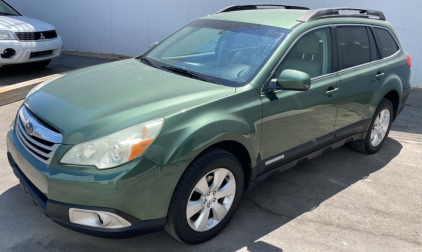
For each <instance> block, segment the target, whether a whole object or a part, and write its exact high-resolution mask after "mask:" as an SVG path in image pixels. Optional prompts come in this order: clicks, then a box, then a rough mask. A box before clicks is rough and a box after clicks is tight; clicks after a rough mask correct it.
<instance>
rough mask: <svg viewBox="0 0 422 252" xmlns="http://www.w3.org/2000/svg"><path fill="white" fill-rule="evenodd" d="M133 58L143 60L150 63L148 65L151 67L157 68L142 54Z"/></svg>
mask: <svg viewBox="0 0 422 252" xmlns="http://www.w3.org/2000/svg"><path fill="white" fill-rule="evenodd" d="M135 59H137V60H139V61H140V62H144V63H146V64H148V65H150V66H152V67H155V68H157V67H156V66H154V64H152V63H151V61H149V59H147V58H145V57H144V56H142V55H141V56H139V57H136V58H135Z"/></svg>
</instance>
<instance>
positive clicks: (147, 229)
mask: <svg viewBox="0 0 422 252" xmlns="http://www.w3.org/2000/svg"><path fill="white" fill-rule="evenodd" d="M7 157H8V159H9V163H10V166H11V167H12V169H13V172H14V173H15V175H16V177H17V178H18V179H19V182H20V185H21V186H22V188H23V190H24V191H25V193H27V194H28V196H29V197H30V198H31V199H32V201H33V202H34V204H35V205H36V206H38V208H39V209H40V210H41V211H42V212H43V213H44V214H45V215H46V216H47V217H49V218H51V219H52V220H53V221H54V222H56V223H57V224H59V225H62V226H64V227H66V228H69V229H71V230H74V231H77V232H80V233H84V234H88V235H94V236H99V237H104V238H130V237H133V236H137V235H143V234H148V233H152V232H156V231H160V230H162V229H164V225H165V224H166V218H161V219H156V220H148V221H141V220H139V219H137V218H135V217H133V216H131V215H129V214H127V213H124V212H122V211H119V210H116V209H110V208H98V207H87V206H80V205H73V204H66V203H62V202H58V201H54V200H50V199H48V198H47V197H46V196H45V195H44V194H43V193H42V192H41V191H40V190H38V188H37V187H36V186H35V185H34V184H32V182H31V181H30V180H29V179H28V178H27V177H26V176H25V174H23V172H22V171H21V170H20V169H19V167H18V165H17V164H16V163H15V161H14V160H13V158H12V156H11V155H10V153H7ZM71 208H77V209H85V210H95V211H103V212H109V213H114V214H116V215H119V216H121V217H123V218H124V219H125V220H127V221H129V222H130V223H131V226H129V227H126V228H117V229H104V228H96V227H89V226H83V225H78V224H75V223H71V221H70V219H69V209H71Z"/></svg>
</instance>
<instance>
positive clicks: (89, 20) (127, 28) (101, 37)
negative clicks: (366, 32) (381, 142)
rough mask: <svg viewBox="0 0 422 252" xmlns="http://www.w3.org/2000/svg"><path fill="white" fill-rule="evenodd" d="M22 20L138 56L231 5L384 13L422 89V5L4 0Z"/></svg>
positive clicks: (317, 0)
mask: <svg viewBox="0 0 422 252" xmlns="http://www.w3.org/2000/svg"><path fill="white" fill-rule="evenodd" d="M6 1H8V2H9V3H10V4H11V5H13V6H14V7H15V8H16V9H18V10H19V11H20V12H21V13H22V14H23V15H26V16H29V17H33V18H37V19H40V20H43V21H46V22H49V23H51V24H53V25H54V26H55V27H56V28H57V30H58V33H59V34H60V36H62V38H63V40H64V48H65V49H68V50H75V51H89V52H96V53H114V54H123V55H128V56H135V55H139V54H141V53H142V52H144V51H145V50H146V49H147V48H148V47H149V45H150V44H151V43H153V42H155V41H160V40H162V39H164V38H165V37H167V36H168V35H170V34H171V33H173V32H174V31H176V30H178V29H179V28H181V27H182V26H184V25H186V24H187V23H189V22H191V21H193V20H195V19H197V18H200V17H202V16H205V15H208V14H212V13H214V12H216V11H218V10H220V9H222V8H224V7H226V6H228V5H234V4H247V3H257V2H266V3H277V4H291V5H299V6H307V7H309V8H311V9H314V8H322V7H339V6H340V7H345V6H346V7H357V8H368V9H376V10H381V11H383V12H384V14H385V15H386V17H387V20H388V21H389V22H391V23H392V24H393V26H394V27H395V29H396V31H397V33H398V34H399V37H400V40H401V42H402V44H403V46H404V48H405V50H406V51H407V52H408V53H409V54H410V55H411V56H412V59H413V67H412V69H413V73H412V82H413V86H416V87H422V71H418V70H419V69H422V64H420V62H421V61H422V57H421V52H422V50H421V49H422V47H421V46H419V44H420V43H419V41H422V25H420V24H422V15H421V14H420V9H421V8H422V1H420V0H401V1H397V0H264V1H260V0H258V1H256V0H255V1H245V0H30V1H29V0H6Z"/></svg>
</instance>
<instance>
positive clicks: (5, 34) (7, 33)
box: [0, 30, 16, 40]
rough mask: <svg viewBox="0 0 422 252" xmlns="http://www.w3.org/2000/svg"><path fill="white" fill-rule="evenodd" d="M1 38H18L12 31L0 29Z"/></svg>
mask: <svg viewBox="0 0 422 252" xmlns="http://www.w3.org/2000/svg"><path fill="white" fill-rule="evenodd" d="M0 40H16V38H15V36H13V34H12V33H11V32H10V31H8V30H0Z"/></svg>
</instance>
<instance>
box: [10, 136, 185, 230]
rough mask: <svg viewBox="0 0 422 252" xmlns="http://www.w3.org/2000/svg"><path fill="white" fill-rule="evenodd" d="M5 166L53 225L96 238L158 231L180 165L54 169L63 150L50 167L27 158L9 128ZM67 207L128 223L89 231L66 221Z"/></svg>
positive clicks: (140, 162) (139, 161)
mask: <svg viewBox="0 0 422 252" xmlns="http://www.w3.org/2000/svg"><path fill="white" fill-rule="evenodd" d="M6 143H7V152H8V158H9V162H10V165H11V166H12V168H13V170H14V172H15V174H16V176H17V177H18V178H19V180H20V182H21V184H22V186H23V187H24V190H25V191H26V192H27V193H28V194H29V196H30V197H31V198H32V199H33V201H34V202H35V203H36V205H38V206H39V208H40V209H41V210H42V211H43V212H44V213H45V214H46V215H47V216H48V217H51V218H52V219H53V220H54V221H55V222H57V223H58V224H60V225H63V226H65V227H67V228H70V229H73V230H76V231H79V232H82V233H87V234H91V235H96V236H102V237H112V238H120V237H130V236H133V235H139V234H144V233H150V232H155V231H157V230H161V229H163V228H164V225H165V220H166V216H167V210H168V207H169V204H170V200H171V197H172V194H173V191H174V188H175V186H176V184H177V182H178V178H179V177H180V174H179V173H181V172H182V171H183V170H184V166H183V165H181V164H178V165H168V166H156V165H155V164H154V163H153V162H151V161H149V160H148V159H146V158H143V157H140V158H137V159H135V160H134V161H132V162H130V163H128V164H126V165H123V166H121V167H117V168H113V169H108V170H97V169H96V168H94V167H73V166H64V165H60V164H59V162H58V157H61V156H62V154H64V153H65V152H66V151H67V149H68V148H70V147H69V146H61V147H59V148H58V149H57V151H56V156H58V157H55V158H53V160H52V162H51V163H50V166H46V165H45V164H43V163H41V162H40V161H38V160H37V159H35V158H34V157H33V156H32V155H31V154H29V153H28V152H27V151H26V150H25V149H24V147H23V146H22V145H21V143H20V142H19V140H18V139H17V136H16V132H15V131H14V130H13V129H10V130H9V131H8V132H7V137H6ZM69 208H77V209H85V210H94V211H104V212H111V213H114V214H117V215H119V216H121V217H123V218H124V219H126V220H127V221H129V222H130V223H131V226H129V227H127V228H120V229H105V228H95V227H89V226H83V225H79V224H74V223H71V222H70V221H69Z"/></svg>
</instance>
